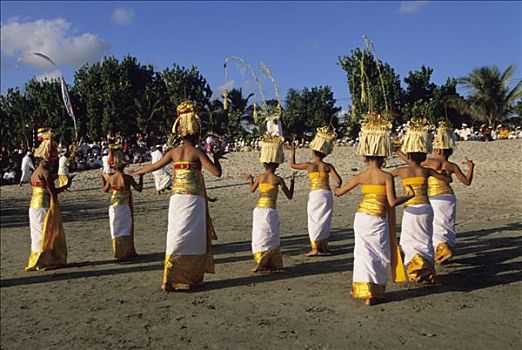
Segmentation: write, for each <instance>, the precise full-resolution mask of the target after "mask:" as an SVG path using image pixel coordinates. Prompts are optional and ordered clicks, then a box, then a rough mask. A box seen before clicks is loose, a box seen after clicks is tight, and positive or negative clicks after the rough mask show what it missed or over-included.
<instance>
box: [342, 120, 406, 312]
mask: <svg viewBox="0 0 522 350" xmlns="http://www.w3.org/2000/svg"><path fill="white" fill-rule="evenodd" d="M390 129H391V123H390V122H389V121H387V120H386V119H384V118H382V117H381V116H380V115H377V114H368V115H367V116H366V118H365V120H364V122H363V123H362V128H361V135H360V142H359V146H358V150H357V153H358V154H359V155H361V156H363V157H364V160H365V162H366V164H367V169H366V170H365V171H364V172H362V173H360V174H358V175H356V176H354V177H353V178H352V179H351V180H350V182H348V183H347V184H346V185H344V186H343V187H341V188H336V189H334V193H335V195H336V196H338V197H340V196H342V195H344V194H346V193H347V192H349V191H350V190H352V189H353V188H355V187H356V186H358V185H361V190H362V193H363V199H362V200H361V202H360V203H359V208H358V209H357V212H356V214H355V219H354V223H353V229H354V233H355V247H354V253H353V254H354V264H353V283H352V293H351V294H352V296H353V297H354V298H358V299H364V301H365V304H366V305H373V304H375V303H376V302H378V301H379V300H380V299H382V298H383V297H384V291H385V289H386V283H387V282H388V273H389V268H390V266H391V268H392V272H393V274H392V275H393V276H394V281H396V282H401V281H402V278H403V276H404V271H403V269H404V268H403V266H402V264H401V263H400V255H399V254H397V253H398V247H397V240H396V237H395V215H394V214H395V212H394V211H392V209H391V208H394V207H395V206H398V205H400V204H402V203H404V202H406V201H407V200H409V199H411V198H413V197H414V195H415V194H414V192H413V189H412V188H411V186H407V190H408V192H409V194H408V195H407V196H405V197H399V198H397V197H396V195H395V186H394V182H393V176H392V175H391V174H390V173H388V172H386V171H383V170H382V167H383V166H384V162H385V159H386V157H388V156H390V155H391V154H392V145H391V138H390ZM389 221H392V222H391V223H389ZM401 275H402V276H401Z"/></svg>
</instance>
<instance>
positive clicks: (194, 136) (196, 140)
mask: <svg viewBox="0 0 522 350" xmlns="http://www.w3.org/2000/svg"><path fill="white" fill-rule="evenodd" d="M199 136H200V134H199V132H198V133H195V134H192V135H187V136H184V137H183V138H182V140H185V141H189V142H190V143H191V144H193V145H194V146H197V145H198V144H199V139H200V137H199Z"/></svg>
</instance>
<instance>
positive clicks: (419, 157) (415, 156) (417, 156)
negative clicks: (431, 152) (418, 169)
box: [408, 152, 427, 164]
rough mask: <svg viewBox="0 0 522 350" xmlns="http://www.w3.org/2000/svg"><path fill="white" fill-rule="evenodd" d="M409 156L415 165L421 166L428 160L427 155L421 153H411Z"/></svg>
mask: <svg viewBox="0 0 522 350" xmlns="http://www.w3.org/2000/svg"><path fill="white" fill-rule="evenodd" d="M408 156H409V157H410V159H411V160H413V161H414V162H415V163H417V164H420V163H422V162H424V161H425V160H426V157H427V154H426V153H421V152H410V153H408Z"/></svg>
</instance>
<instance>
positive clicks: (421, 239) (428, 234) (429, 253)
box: [400, 204, 434, 264]
mask: <svg viewBox="0 0 522 350" xmlns="http://www.w3.org/2000/svg"><path fill="white" fill-rule="evenodd" d="M400 245H401V248H402V251H403V252H404V263H405V264H408V263H409V262H410V261H411V259H412V258H413V257H414V256H415V255H416V254H420V255H421V256H422V257H423V258H424V259H426V260H427V261H429V262H430V263H431V264H433V262H434V250H433V209H432V208H431V205H429V204H416V205H411V206H408V207H406V208H404V212H403V215H402V227H401V238H400Z"/></svg>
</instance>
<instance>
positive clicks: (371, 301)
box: [364, 298, 381, 306]
mask: <svg viewBox="0 0 522 350" xmlns="http://www.w3.org/2000/svg"><path fill="white" fill-rule="evenodd" d="M380 302H381V300H379V299H377V298H368V299H364V304H365V305H366V306H372V305H375V304H379V303H380Z"/></svg>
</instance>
